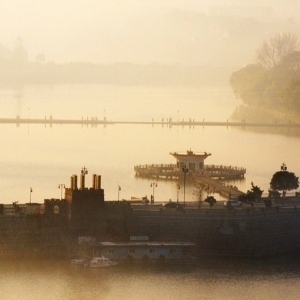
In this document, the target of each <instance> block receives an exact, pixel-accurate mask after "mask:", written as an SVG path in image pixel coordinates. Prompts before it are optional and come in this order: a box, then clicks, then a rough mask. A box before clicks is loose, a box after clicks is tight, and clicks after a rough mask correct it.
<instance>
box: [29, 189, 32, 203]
mask: <svg viewBox="0 0 300 300" xmlns="http://www.w3.org/2000/svg"><path fill="white" fill-rule="evenodd" d="M31 194H32V187H30V190H29V203H31Z"/></svg>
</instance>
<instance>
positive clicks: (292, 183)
mask: <svg viewBox="0 0 300 300" xmlns="http://www.w3.org/2000/svg"><path fill="white" fill-rule="evenodd" d="M298 187H299V178H298V177H296V175H295V174H294V173H292V172H288V171H287V167H286V165H285V163H283V164H282V166H281V171H278V172H276V173H275V174H274V175H273V177H272V179H271V182H270V189H271V190H272V191H282V196H283V198H284V197H285V194H286V192H287V191H290V190H294V189H297V188H298Z"/></svg>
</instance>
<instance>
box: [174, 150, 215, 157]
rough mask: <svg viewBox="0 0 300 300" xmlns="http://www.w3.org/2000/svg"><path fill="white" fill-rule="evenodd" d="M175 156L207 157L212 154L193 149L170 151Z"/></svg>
mask: <svg viewBox="0 0 300 300" xmlns="http://www.w3.org/2000/svg"><path fill="white" fill-rule="evenodd" d="M170 154H171V155H173V156H174V157H175V158H181V157H194V158H206V157H208V156H210V155H211V153H207V152H196V153H195V152H193V151H192V150H187V151H186V152H170Z"/></svg>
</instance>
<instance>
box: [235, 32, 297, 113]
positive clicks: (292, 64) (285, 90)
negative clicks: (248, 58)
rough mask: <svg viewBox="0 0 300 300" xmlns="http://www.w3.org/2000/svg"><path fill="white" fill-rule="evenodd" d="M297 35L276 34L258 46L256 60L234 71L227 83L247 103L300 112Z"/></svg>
mask: <svg viewBox="0 0 300 300" xmlns="http://www.w3.org/2000/svg"><path fill="white" fill-rule="evenodd" d="M297 46H298V43H297V39H296V38H295V37H294V36H291V35H278V36H276V37H275V38H273V39H270V42H269V43H267V42H264V44H263V45H262V46H261V48H260V49H259V50H258V63H257V64H249V65H247V66H245V67H243V68H241V69H240V70H238V71H236V72H234V73H233V74H232V75H231V78H230V84H231V86H232V89H233V91H234V93H235V95H236V96H237V97H238V98H241V99H242V101H243V102H244V104H246V105H248V106H259V107H263V108H267V109H272V110H275V111H293V112H294V113H298V112H300V51H299V50H297V49H298V48H297Z"/></svg>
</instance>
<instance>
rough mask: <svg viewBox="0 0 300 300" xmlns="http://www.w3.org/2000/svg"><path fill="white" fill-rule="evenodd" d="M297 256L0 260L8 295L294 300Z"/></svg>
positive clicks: (1, 283)
mask: <svg viewBox="0 0 300 300" xmlns="http://www.w3.org/2000/svg"><path fill="white" fill-rule="evenodd" d="M299 263H300V261H299V257H276V258H264V259H256V260H251V259H226V258H209V259H207V258H206V259H202V260H201V259H200V261H199V262H197V263H196V264H195V265H192V266H153V265H150V266H143V265H140V266H122V265H119V266H116V267H113V268H110V269H89V268H83V267H80V266H73V265H70V263H69V262H63V261H26V262H25V261H6V262H1V263H0V290H1V299H5V300H16V299H23V300H27V299H28V300H39V299H44V300H77V299H109V300H119V299H124V300H133V299H145V300H152V299H158V300H173V299H181V300H190V299H207V300H208V299H212V300H215V299H217V300H235V299H236V300H240V299H242V300H249V299H257V300H260V299H272V300H282V299H288V300H294V299H295V300H296V299H299V284H300V267H299V266H300V264H299Z"/></svg>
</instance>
